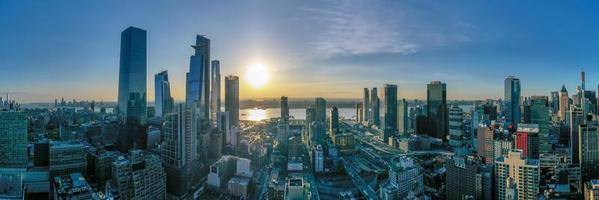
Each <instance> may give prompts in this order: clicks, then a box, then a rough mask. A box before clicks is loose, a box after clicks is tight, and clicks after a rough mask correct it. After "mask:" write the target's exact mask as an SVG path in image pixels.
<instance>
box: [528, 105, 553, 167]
mask: <svg viewBox="0 0 599 200" xmlns="http://www.w3.org/2000/svg"><path fill="white" fill-rule="evenodd" d="M549 116H550V115H549V99H548V97H547V96H532V97H530V123H532V124H538V125H539V153H540V154H545V155H547V154H549V153H551V150H552V149H551V144H550V143H549V120H550V119H549Z"/></svg>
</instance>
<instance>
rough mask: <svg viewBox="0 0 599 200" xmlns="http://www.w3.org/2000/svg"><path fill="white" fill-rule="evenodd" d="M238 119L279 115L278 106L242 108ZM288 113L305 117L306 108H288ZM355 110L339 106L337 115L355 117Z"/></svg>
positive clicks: (254, 118) (253, 119)
mask: <svg viewBox="0 0 599 200" xmlns="http://www.w3.org/2000/svg"><path fill="white" fill-rule="evenodd" d="M330 112H331V109H327V116H329V115H330ZM239 114H240V116H239V119H240V120H250V121H260V120H265V119H271V118H278V117H281V109H280V108H267V109H242V110H240V111H239ZM289 115H290V116H292V117H293V118H295V119H306V109H303V108H294V109H289ZM355 115H356V110H355V109H353V108H339V117H341V118H346V119H351V118H353V117H355Z"/></svg>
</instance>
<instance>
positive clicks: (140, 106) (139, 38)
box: [118, 27, 147, 125]
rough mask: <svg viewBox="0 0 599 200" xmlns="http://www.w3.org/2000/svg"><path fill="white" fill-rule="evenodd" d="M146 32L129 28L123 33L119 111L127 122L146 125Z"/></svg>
mask: <svg viewBox="0 0 599 200" xmlns="http://www.w3.org/2000/svg"><path fill="white" fill-rule="evenodd" d="M146 56H147V55H146V31H145V30H142V29H140V28H135V27H129V28H127V29H125V30H124V31H123V32H122V33H121V61H120V67H119V94H118V110H119V113H120V114H122V115H123V116H124V117H125V119H126V121H129V120H134V121H135V122H136V123H138V124H141V125H143V124H145V122H146V117H147V111H146V109H147V108H146V104H147V102H146V71H147V63H146V62H147V59H146Z"/></svg>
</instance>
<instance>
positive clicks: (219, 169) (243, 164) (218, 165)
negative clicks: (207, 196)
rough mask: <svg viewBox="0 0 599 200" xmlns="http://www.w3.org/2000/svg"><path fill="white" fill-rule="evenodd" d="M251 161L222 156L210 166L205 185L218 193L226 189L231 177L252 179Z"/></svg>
mask: <svg viewBox="0 0 599 200" xmlns="http://www.w3.org/2000/svg"><path fill="white" fill-rule="evenodd" d="M250 163H251V161H250V160H249V159H247V158H240V157H237V156H230V155H224V156H222V157H221V158H220V159H218V161H216V162H215V163H213V164H212V165H210V172H209V174H208V180H207V182H206V183H207V185H208V186H209V187H211V188H214V189H216V190H219V191H224V190H226V189H227V183H228V182H229V180H230V179H231V178H233V177H246V178H250V177H252V172H251V171H250Z"/></svg>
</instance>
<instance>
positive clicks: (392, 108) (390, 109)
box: [382, 84, 397, 142]
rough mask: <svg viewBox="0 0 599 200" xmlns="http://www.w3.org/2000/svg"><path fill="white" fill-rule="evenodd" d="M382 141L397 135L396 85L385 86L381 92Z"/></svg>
mask: <svg viewBox="0 0 599 200" xmlns="http://www.w3.org/2000/svg"><path fill="white" fill-rule="evenodd" d="M383 100H384V103H383V114H384V119H385V120H384V122H383V127H382V129H383V137H382V138H383V141H384V142H387V141H389V138H390V137H392V136H395V135H397V85H392V84H385V86H384V90H383Z"/></svg>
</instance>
